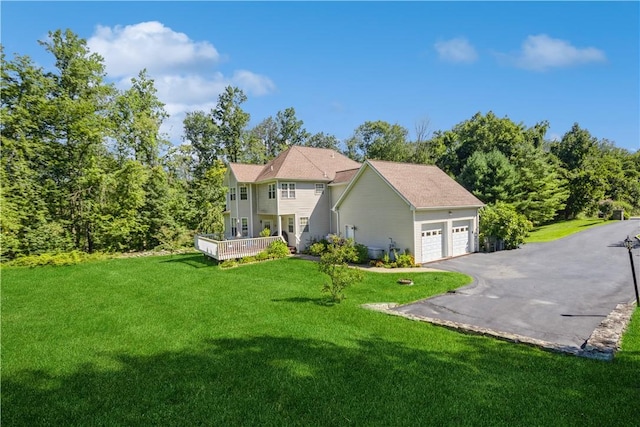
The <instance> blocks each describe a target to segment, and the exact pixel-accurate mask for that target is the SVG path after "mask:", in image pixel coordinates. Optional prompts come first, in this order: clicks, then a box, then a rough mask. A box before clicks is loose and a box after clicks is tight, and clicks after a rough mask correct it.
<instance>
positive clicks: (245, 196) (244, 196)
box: [240, 187, 247, 200]
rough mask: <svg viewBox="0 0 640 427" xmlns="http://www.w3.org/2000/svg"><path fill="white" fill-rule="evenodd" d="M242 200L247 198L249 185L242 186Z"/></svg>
mask: <svg viewBox="0 0 640 427" xmlns="http://www.w3.org/2000/svg"><path fill="white" fill-rule="evenodd" d="M240 200H247V187H240Z"/></svg>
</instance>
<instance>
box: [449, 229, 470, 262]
mask: <svg viewBox="0 0 640 427" xmlns="http://www.w3.org/2000/svg"><path fill="white" fill-rule="evenodd" d="M452 233H453V256H457V255H464V254H467V253H469V252H470V249H469V226H468V225H464V226H460V227H453V229H452Z"/></svg>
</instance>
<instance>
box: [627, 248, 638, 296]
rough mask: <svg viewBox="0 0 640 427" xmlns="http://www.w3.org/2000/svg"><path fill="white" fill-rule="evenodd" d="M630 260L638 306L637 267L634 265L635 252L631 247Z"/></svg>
mask: <svg viewBox="0 0 640 427" xmlns="http://www.w3.org/2000/svg"><path fill="white" fill-rule="evenodd" d="M629 261H630V262H631V275H632V276H633V288H634V289H635V291H636V307H640V297H639V296H638V279H636V269H635V267H634V265H633V254H632V253H631V249H629Z"/></svg>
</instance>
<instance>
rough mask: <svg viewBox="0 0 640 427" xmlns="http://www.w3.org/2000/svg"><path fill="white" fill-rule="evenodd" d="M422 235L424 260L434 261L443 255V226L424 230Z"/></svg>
mask: <svg viewBox="0 0 640 427" xmlns="http://www.w3.org/2000/svg"><path fill="white" fill-rule="evenodd" d="M421 236H422V262H428V261H433V260H436V259H440V258H442V257H443V255H442V248H443V242H444V239H443V233H442V226H439V227H438V228H435V226H433V228H432V229H430V230H423V231H422V233H421Z"/></svg>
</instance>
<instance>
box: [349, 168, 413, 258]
mask: <svg viewBox="0 0 640 427" xmlns="http://www.w3.org/2000/svg"><path fill="white" fill-rule="evenodd" d="M338 216H339V232H340V234H342V235H344V233H345V226H346V225H352V226H355V232H354V235H355V240H356V242H358V243H362V244H364V245H367V246H369V247H378V248H383V249H384V250H385V251H387V250H388V248H389V243H390V240H389V238H392V239H393V240H394V241H395V242H396V246H397V248H398V249H399V251H400V252H402V251H404V250H405V249H407V248H408V249H409V250H410V251H411V253H413V254H415V246H416V245H415V243H414V241H415V237H414V234H413V231H414V227H413V213H412V211H411V210H410V208H409V205H408V204H407V203H406V202H405V201H404V200H403V199H402V198H401V197H400V196H399V195H398V194H397V193H396V192H395V190H393V189H392V188H391V187H390V186H389V185H388V184H387V183H386V182H385V181H383V180H382V179H381V178H380V176H379V175H378V174H377V173H376V172H374V171H373V170H371V168H367V169H366V170H365V171H364V172H363V173H362V175H360V177H359V178H358V180H357V181H356V182H354V183H353V186H352V188H351V189H350V191H349V193H348V194H347V195H346V197H345V199H344V200H343V201H342V202H341V204H340V206H339V212H338ZM418 240H419V239H418Z"/></svg>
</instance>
